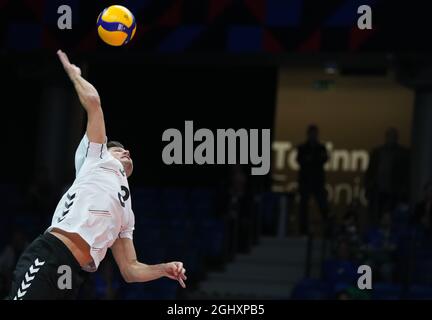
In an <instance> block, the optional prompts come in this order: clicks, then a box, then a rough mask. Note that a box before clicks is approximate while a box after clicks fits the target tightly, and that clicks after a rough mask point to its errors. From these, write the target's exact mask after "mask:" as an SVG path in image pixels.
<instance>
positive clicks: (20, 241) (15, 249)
mask: <svg viewBox="0 0 432 320" xmlns="http://www.w3.org/2000/svg"><path fill="white" fill-rule="evenodd" d="M27 245H28V241H27V238H26V236H25V234H24V232H22V231H21V230H19V229H16V230H15V231H13V233H12V237H11V239H10V242H9V243H8V244H7V245H6V246H5V247H4V248H3V251H2V252H1V253H0V297H5V296H6V295H7V294H8V293H9V289H10V284H11V283H12V276H13V271H14V269H15V265H16V263H17V261H18V258H19V257H20V256H21V253H22V252H23V251H24V249H25V248H26V247H27Z"/></svg>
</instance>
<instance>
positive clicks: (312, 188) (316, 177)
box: [297, 125, 328, 235]
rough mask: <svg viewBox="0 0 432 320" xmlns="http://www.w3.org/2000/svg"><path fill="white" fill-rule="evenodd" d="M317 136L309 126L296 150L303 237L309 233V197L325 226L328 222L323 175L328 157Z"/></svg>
mask: <svg viewBox="0 0 432 320" xmlns="http://www.w3.org/2000/svg"><path fill="white" fill-rule="evenodd" d="M318 136H319V130H318V127H317V126H316V125H310V126H309V127H308V129H307V140H306V142H305V143H303V144H301V145H300V146H298V148H297V163H298V164H299V166H300V171H299V176H298V185H299V193H300V231H301V233H302V234H303V235H307V234H308V233H309V218H308V211H309V210H308V206H309V199H310V197H311V196H313V197H314V198H315V200H316V202H317V204H318V207H319V210H320V212H321V215H322V218H323V221H324V223H325V225H326V226H327V222H328V221H327V219H328V201H327V191H326V189H325V173H324V164H325V163H326V162H327V160H328V155H327V150H326V148H325V147H324V145H323V144H321V143H320V141H319V137H318Z"/></svg>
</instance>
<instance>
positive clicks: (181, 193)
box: [161, 188, 190, 217]
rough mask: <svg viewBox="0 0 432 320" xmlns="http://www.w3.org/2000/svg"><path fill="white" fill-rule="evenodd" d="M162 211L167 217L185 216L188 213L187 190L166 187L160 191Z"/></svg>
mask: <svg viewBox="0 0 432 320" xmlns="http://www.w3.org/2000/svg"><path fill="white" fill-rule="evenodd" d="M161 200H162V207H161V211H162V213H163V214H164V215H165V216H167V217H185V216H186V215H187V214H188V213H189V211H190V210H189V202H188V201H187V190H186V189H184V188H168V189H164V190H163V191H162V197H161Z"/></svg>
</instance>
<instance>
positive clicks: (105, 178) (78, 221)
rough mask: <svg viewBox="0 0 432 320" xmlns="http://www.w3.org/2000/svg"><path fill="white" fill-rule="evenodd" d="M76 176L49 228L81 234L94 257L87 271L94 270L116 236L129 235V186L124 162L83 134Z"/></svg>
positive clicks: (131, 221)
mask: <svg viewBox="0 0 432 320" xmlns="http://www.w3.org/2000/svg"><path fill="white" fill-rule="evenodd" d="M75 169H76V178H75V181H74V183H73V184H72V186H71V187H70V188H69V189H68V190H67V192H66V193H65V194H64V195H63V197H62V198H61V200H60V202H59V203H58V205H57V208H56V210H55V212H54V216H53V219H52V222H51V226H50V227H49V228H48V229H47V231H50V230H52V229H53V228H58V229H61V230H64V231H67V232H74V233H78V234H79V235H80V236H81V237H82V238H83V239H84V240H85V241H86V242H87V243H88V244H89V246H90V254H91V256H92V258H93V263H92V264H91V265H88V266H85V267H83V269H84V270H86V271H89V272H94V271H96V270H97V268H98V266H99V264H100V262H101V261H102V260H103V258H104V257H105V254H106V252H107V249H108V248H109V247H111V246H112V245H113V243H114V241H115V240H116V239H117V238H130V239H132V234H133V230H134V225H135V217H134V214H133V211H132V207H131V197H130V192H129V185H128V181H127V177H126V173H125V171H124V169H123V165H122V164H121V162H120V161H119V160H117V159H115V158H114V157H113V156H112V155H111V154H110V153H109V152H108V150H107V147H106V144H98V143H93V142H90V141H89V140H88V138H87V135H84V137H83V139H82V140H81V142H80V144H79V146H78V149H77V150H76V154H75Z"/></svg>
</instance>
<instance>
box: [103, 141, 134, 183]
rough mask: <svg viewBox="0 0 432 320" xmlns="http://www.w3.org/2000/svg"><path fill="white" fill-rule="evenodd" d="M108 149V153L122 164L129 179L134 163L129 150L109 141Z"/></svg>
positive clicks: (116, 142) (118, 143)
mask: <svg viewBox="0 0 432 320" xmlns="http://www.w3.org/2000/svg"><path fill="white" fill-rule="evenodd" d="M107 148H108V152H109V153H111V155H112V156H113V157H114V158H116V159H117V160H119V161H120V162H121V163H122V165H123V168H124V170H125V172H126V176H127V177H129V176H130V175H131V174H132V171H133V162H132V158H131V157H130V152H129V150H127V149H125V147H124V146H123V145H122V144H121V143H120V142H118V141H109V142H108V143H107Z"/></svg>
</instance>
